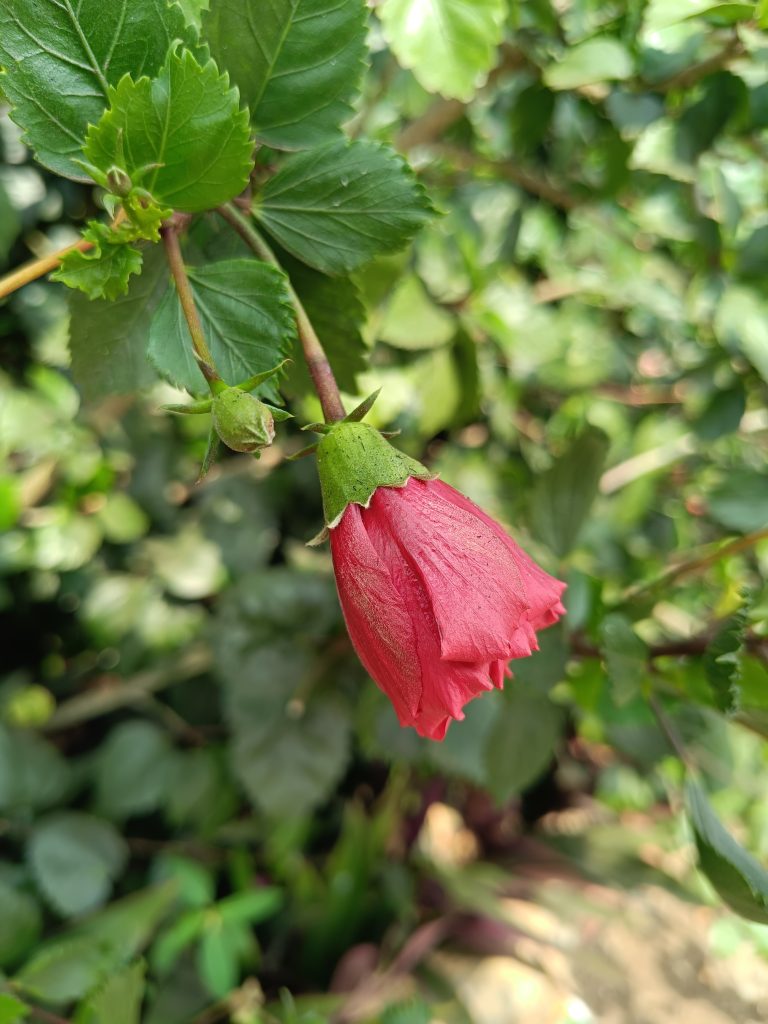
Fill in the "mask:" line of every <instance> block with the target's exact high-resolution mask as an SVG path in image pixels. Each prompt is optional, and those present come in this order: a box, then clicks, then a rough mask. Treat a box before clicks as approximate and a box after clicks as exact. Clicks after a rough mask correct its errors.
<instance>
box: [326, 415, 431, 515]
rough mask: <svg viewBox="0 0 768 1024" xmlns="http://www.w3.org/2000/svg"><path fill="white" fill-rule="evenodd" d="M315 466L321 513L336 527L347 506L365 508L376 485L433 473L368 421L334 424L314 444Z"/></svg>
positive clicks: (394, 484) (428, 476) (424, 477)
mask: <svg viewBox="0 0 768 1024" xmlns="http://www.w3.org/2000/svg"><path fill="white" fill-rule="evenodd" d="M317 469H318V473H319V474H320V487H321V489H322V493H323V513H324V518H325V524H326V526H327V527H329V528H331V529H332V528H333V527H334V526H336V525H337V524H338V522H339V520H340V519H341V517H342V515H343V514H344V510H345V509H346V507H347V505H351V504H352V503H355V504H357V505H362V506H363V508H367V507H368V505H369V504H370V501H371V498H372V496H373V493H374V491H375V490H376V489H377V488H379V487H403V486H404V485H405V484H406V483H407V482H408V479H409V478H410V477H412V476H415V477H417V478H418V479H420V480H429V479H431V478H432V477H433V476H434V474H433V473H430V472H429V470H428V469H427V468H426V467H425V466H422V464H421V463H420V462H417V461H416V459H412V458H410V457H409V456H408V455H404V454H403V452H401V451H398V450H397V448H393V447H392V445H391V444H390V443H389V441H387V440H386V439H385V438H384V437H382V435H381V434H380V433H379V431H378V430H376V429H375V427H372V426H370V425H369V424H368V423H356V422H351V421H349V420H343V421H342V422H340V423H334V424H333V425H331V426H330V427H329V429H328V432H327V433H325V434H324V435H323V438H322V440H321V441H320V443H319V444H318V446H317Z"/></svg>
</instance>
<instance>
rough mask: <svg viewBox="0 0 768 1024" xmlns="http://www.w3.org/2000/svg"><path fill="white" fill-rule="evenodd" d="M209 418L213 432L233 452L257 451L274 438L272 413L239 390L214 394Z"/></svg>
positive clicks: (267, 407)
mask: <svg viewBox="0 0 768 1024" xmlns="http://www.w3.org/2000/svg"><path fill="white" fill-rule="evenodd" d="M211 416H212V417H213V426H214V429H215V430H216V433H217V434H218V436H219V437H220V438H221V440H222V441H223V442H224V444H225V445H226V446H227V447H228V448H231V449H232V450H233V451H235V452H260V451H261V450H262V449H263V448H268V447H269V446H270V445H271V444H272V442H273V441H274V439H275V418H274V416H273V414H272V410H271V409H270V408H269V406H268V405H265V404H264V402H260V401H259V399H258V398H254V396H253V395H249V394H248V393H247V392H245V391H241V390H240V389H239V388H227V389H226V390H225V391H221V392H220V393H219V394H218V395H216V396H215V397H214V398H213V401H212V402H211Z"/></svg>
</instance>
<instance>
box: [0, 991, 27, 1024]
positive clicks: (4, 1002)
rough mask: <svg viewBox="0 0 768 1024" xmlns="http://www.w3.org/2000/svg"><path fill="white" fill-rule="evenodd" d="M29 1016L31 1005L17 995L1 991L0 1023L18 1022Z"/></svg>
mask: <svg viewBox="0 0 768 1024" xmlns="http://www.w3.org/2000/svg"><path fill="white" fill-rule="evenodd" d="M28 1016H29V1007H28V1006H25V1005H24V1003H22V1001H21V1000H20V999H17V998H16V996H12V995H9V994H8V993H7V992H0V1024H18V1022H19V1021H21V1020H24V1018H25V1017H28Z"/></svg>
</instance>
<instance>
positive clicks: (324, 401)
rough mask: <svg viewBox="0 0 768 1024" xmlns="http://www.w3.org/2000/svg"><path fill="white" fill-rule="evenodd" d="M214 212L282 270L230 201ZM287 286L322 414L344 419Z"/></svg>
mask: <svg viewBox="0 0 768 1024" xmlns="http://www.w3.org/2000/svg"><path fill="white" fill-rule="evenodd" d="M217 213H218V214H219V215H220V216H221V217H223V218H224V220H225V221H226V222H227V224H229V226H230V227H231V228H233V229H234V230H235V231H236V232H237V233H238V235H240V237H241V238H242V240H243V241H244V242H245V244H246V245H247V246H249V248H250V249H252V251H253V252H254V253H255V254H256V256H258V257H259V259H260V260H264V261H265V262H266V263H272V264H273V265H274V266H276V267H278V268H279V269H282V268H281V267H280V262H279V260H278V259H277V257H276V256H275V254H274V252H272V250H271V248H270V247H269V245H268V244H267V243H266V241H265V240H264V239H263V238H262V236H261V235H260V234H259V232H258V231H257V230H256V228H255V227H254V226H253V224H252V223H251V222H250V220H249V219H248V218H247V217H244V216H243V214H242V213H240V211H239V210H238V209H236V207H235V206H234V205H233V204H232V203H227V204H226V205H225V206H220V207H219V208H218V210H217ZM288 289H289V291H290V294H291V299H292V300H293V306H294V309H295V311H296V326H297V329H298V332H299V340H300V341H301V348H302V351H303V353H304V359H305V361H306V364H307V369H308V370H309V373H310V376H311V377H312V381H313V383H314V385H315V391H316V392H317V397H318V398H319V399H320V404H321V406H322V407H323V415H324V416H325V419H326V421H327V422H328V423H332V422H334V421H335V420H343V419H344V417H345V416H346V411H345V409H344V406H343V405H342V402H341V395H340V394H339V386H338V384H337V383H336V378H335V377H334V375H333V370H332V369H331V364H330V363H329V362H328V356H327V355H326V354H325V349H324V348H323V345H322V342H321V341H320V339H319V338H318V336H317V333H316V331H315V329H314V327H313V326H312V322H311V321H310V319H309V317H308V316H307V311H306V310H305V309H304V306H303V305H302V303H301V299H300V298H299V296H298V295H297V294H296V292H295V291H294V289H293V286H292V285H291V283H290V281H289V282H288Z"/></svg>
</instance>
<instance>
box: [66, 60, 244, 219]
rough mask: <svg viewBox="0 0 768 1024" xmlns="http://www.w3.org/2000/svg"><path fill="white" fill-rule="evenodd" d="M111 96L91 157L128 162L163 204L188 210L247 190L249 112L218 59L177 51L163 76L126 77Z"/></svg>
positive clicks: (98, 161)
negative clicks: (222, 72)
mask: <svg viewBox="0 0 768 1024" xmlns="http://www.w3.org/2000/svg"><path fill="white" fill-rule="evenodd" d="M109 98H110V109H109V110H108V111H107V112H106V113H105V114H104V115H103V116H102V118H101V120H100V121H99V123H98V124H97V125H95V126H93V127H91V128H90V129H89V131H88V138H87V142H86V146H85V156H86V160H87V161H88V162H89V163H91V164H93V165H94V166H95V167H97V168H98V169H99V170H100V171H102V172H103V173H105V174H106V173H107V172H108V171H109V169H110V168H111V167H113V166H118V167H121V168H122V169H123V170H125V171H126V172H127V173H128V175H129V177H131V179H132V180H134V179H137V178H139V179H140V183H141V185H142V187H143V188H145V189H147V190H148V191H149V192H151V193H152V195H153V196H154V197H155V199H156V200H157V202H158V203H162V204H163V205H165V206H169V207H173V209H175V210H182V211H185V212H187V213H195V212H197V211H199V210H207V209H211V208H212V207H215V206H219V205H220V204H221V203H224V202H227V200H229V199H232V198H233V197H234V196H236V195H237V194H238V193H239V192H242V190H243V189H244V188H245V186H246V184H247V183H248V176H249V174H250V171H251V168H252V166H253V164H252V159H251V157H252V146H251V139H250V130H249V126H248V114H247V112H246V111H244V110H241V109H240V102H239V97H238V93H237V90H236V89H232V88H230V85H229V80H228V78H227V76H226V75H220V74H219V71H218V68H217V67H216V65H215V64H214V63H213V61H209V62H208V63H207V64H205V65H204V66H203V65H200V64H198V62H197V60H196V59H195V57H194V56H193V55H192V54H191V53H189V52H187V51H181V52H178V53H176V52H174V53H171V54H170V55H169V57H168V60H167V61H166V63H165V64H164V65H163V68H162V70H161V71H160V74H159V75H158V77H157V78H155V79H151V80H150V79H149V78H140V79H138V81H134V80H133V79H132V78H131V77H130V76H125V77H124V78H122V79H121V80H120V82H119V83H118V85H117V86H116V87H115V88H113V89H110V93H109ZM151 165H156V166H155V167H154V169H152V170H150V171H148V172H146V173H145V174H144V175H143V176H140V175H138V174H137V172H139V171H141V170H142V169H143V168H146V167H147V166H151Z"/></svg>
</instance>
